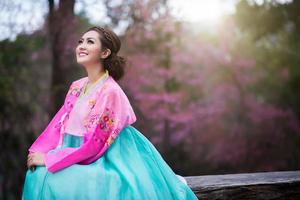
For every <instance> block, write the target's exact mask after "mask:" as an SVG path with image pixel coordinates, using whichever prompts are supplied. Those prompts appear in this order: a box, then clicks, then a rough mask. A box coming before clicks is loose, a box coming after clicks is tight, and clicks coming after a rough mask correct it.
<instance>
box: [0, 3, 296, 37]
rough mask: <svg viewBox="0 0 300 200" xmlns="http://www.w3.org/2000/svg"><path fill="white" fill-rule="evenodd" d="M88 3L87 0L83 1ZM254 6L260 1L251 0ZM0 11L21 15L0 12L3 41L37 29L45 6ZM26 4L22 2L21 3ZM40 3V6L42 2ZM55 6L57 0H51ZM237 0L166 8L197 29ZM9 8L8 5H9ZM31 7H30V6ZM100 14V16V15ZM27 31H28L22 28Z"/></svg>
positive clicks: (93, 9)
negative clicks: (194, 25)
mask: <svg viewBox="0 0 300 200" xmlns="http://www.w3.org/2000/svg"><path fill="white" fill-rule="evenodd" d="M86 1H87V2H88V0H86ZM255 1H256V2H257V3H259V2H262V1H263V0H255ZM278 1H280V2H281V3H286V2H290V1H292V0H278ZM0 2H2V3H0V5H1V8H5V4H8V2H14V3H13V4H15V5H16V6H20V5H21V6H20V7H21V10H23V11H24V10H25V11H27V12H23V14H22V15H18V16H11V13H8V12H0V40H3V39H5V38H10V39H14V38H15V37H16V35H17V34H19V33H20V32H21V31H22V29H23V31H25V32H27V33H30V32H32V31H33V30H34V29H38V28H39V27H40V26H41V25H42V24H43V23H44V15H45V14H46V13H47V10H48V9H47V4H45V1H44V2H43V1H37V2H39V3H34V4H32V2H31V3H29V2H30V1H28V2H27V1H22V0H14V1H2V0H1V1H0ZM25 2H26V3H25ZM42 2H43V3H42ZM55 2H56V3H57V0H55ZM236 2H237V0H169V5H170V7H171V8H172V13H173V15H174V16H175V17H176V18H178V19H180V20H184V21H187V22H192V23H195V22H197V23H199V24H200V25H201V26H213V25H215V24H217V23H218V22H219V21H220V20H221V19H222V16H224V15H227V14H232V13H234V12H235V3H236ZM10 5H11V4H10ZM32 5H34V6H33V7H32ZM83 7H84V4H82V3H81V1H77V2H76V4H75V12H76V13H78V12H79V11H80V10H81V9H82V8H83ZM101 13H102V15H101ZM104 13H105V7H104V6H103V4H101V3H99V4H94V5H93V6H90V7H89V9H88V10H87V16H88V17H89V18H90V20H91V22H92V23H95V24H100V23H101V22H102V23H103V22H105V21H106V20H107V17H106V16H104V15H103V14H104ZM11 19H13V22H14V24H19V26H14V27H13V29H14V30H13V31H12V30H11V29H9V28H7V27H8V26H7V22H8V21H11ZM123 27H126V23H125V24H123V25H121V26H120V30H115V31H116V32H117V33H118V32H122V29H123ZM26 28H28V29H26Z"/></svg>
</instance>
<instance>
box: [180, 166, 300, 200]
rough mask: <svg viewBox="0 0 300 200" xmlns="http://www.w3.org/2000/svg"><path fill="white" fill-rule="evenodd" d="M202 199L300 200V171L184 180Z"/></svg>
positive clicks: (209, 176)
mask: <svg viewBox="0 0 300 200" xmlns="http://www.w3.org/2000/svg"><path fill="white" fill-rule="evenodd" d="M184 178H185V179H186V180H187V183H188V185H189V187H191V189H192V190H193V191H194V193H195V194H196V195H197V197H198V199H201V200H206V199H207V200H223V199H224V200H227V199H230V200H248V199H262V200H271V199H272V200H277V199H282V200H300V171H278V172H259V173H243V174H225V175H205V176H188V177H184Z"/></svg>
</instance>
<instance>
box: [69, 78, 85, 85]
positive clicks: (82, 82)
mask: <svg viewBox="0 0 300 200" xmlns="http://www.w3.org/2000/svg"><path fill="white" fill-rule="evenodd" d="M87 79H88V77H87V76H85V77H82V78H79V79H77V80H74V81H73V82H72V83H71V86H80V85H83V84H84V83H85V82H86V81H87Z"/></svg>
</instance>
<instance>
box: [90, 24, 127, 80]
mask: <svg viewBox="0 0 300 200" xmlns="http://www.w3.org/2000/svg"><path fill="white" fill-rule="evenodd" d="M91 30H93V31H97V32H98V33H99V35H100V38H99V39H100V42H101V45H102V49H101V50H105V49H110V51H111V54H110V55H109V56H108V57H107V58H105V59H104V60H103V65H104V69H106V70H108V73H109V75H110V76H112V77H113V78H114V79H115V80H116V81H117V80H119V79H121V78H122V77H123V75H124V69H125V66H126V60H125V58H123V57H121V56H119V55H117V53H118V52H119V50H120V48H121V40H120V38H119V37H118V36H117V34H116V33H114V32H113V31H112V30H111V29H109V28H103V27H100V26H94V27H91V28H89V29H88V30H87V31H86V32H88V31H91Z"/></svg>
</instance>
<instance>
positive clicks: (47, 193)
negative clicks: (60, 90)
mask: <svg viewBox="0 0 300 200" xmlns="http://www.w3.org/2000/svg"><path fill="white" fill-rule="evenodd" d="M120 46H121V42H120V39H119V38H118V36H117V35H116V34H115V33H114V32H113V31H112V30H110V29H107V28H102V27H92V28H90V29H88V30H87V31H86V32H85V33H84V34H83V36H82V38H81V39H80V40H79V41H78V46H77V48H76V58H77V62H78V63H79V64H81V65H83V66H84V67H85V70H86V72H87V75H88V76H87V77H84V78H81V79H78V80H76V81H74V82H73V83H72V84H71V86H70V88H69V90H68V92H67V95H66V98H65V101H64V104H63V105H62V106H61V108H60V109H59V111H58V112H57V113H56V114H55V116H54V117H53V119H52V120H51V121H50V123H49V124H48V126H47V127H46V129H45V130H44V131H43V132H42V133H41V135H40V136H39V137H38V138H37V139H36V140H35V142H34V143H33V144H32V145H31V147H30V148H29V155H28V160H27V166H28V168H29V170H27V173H26V177H25V183H24V187H23V193H22V199H24V200H35V199H59V200H60V199H61V200H71V199H91V200H94V199H95V200H96V199H97V200H98V199H109V200H115V199H116V200H117V199H130V200H131V199H143V200H145V199H151V200H155V199H164V200H169V199H197V197H196V196H195V194H194V193H193V192H192V190H191V189H190V188H189V187H188V186H187V184H186V182H185V180H184V178H183V177H180V176H178V175H176V174H175V173H174V172H173V171H172V169H171V168H170V167H169V166H168V165H167V163H166V162H165V161H164V160H163V158H162V157H161V155H160V154H159V152H158V151H157V150H156V149H155V147H154V146H153V145H152V144H151V142H150V141H149V140H147V138H146V137H144V136H143V135H142V133H140V132H139V131H138V130H137V129H135V128H134V127H133V126H132V125H131V124H133V123H134V122H135V121H136V116H135V113H134V111H133V109H132V107H131V105H130V102H129V100H128V98H127V96H126V95H125V93H124V92H123V90H122V89H121V87H120V86H119V85H118V83H117V82H116V81H117V80H119V79H120V78H121V77H122V76H123V74H124V70H123V69H124V65H125V60H124V59H123V58H122V57H120V56H118V55H117V53H118V51H119V50H120Z"/></svg>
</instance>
